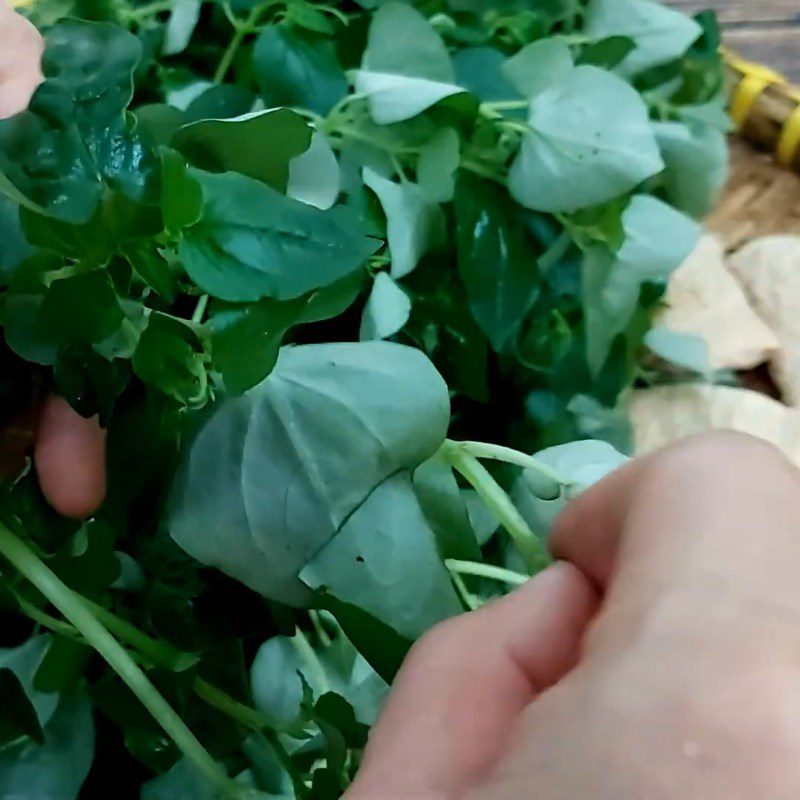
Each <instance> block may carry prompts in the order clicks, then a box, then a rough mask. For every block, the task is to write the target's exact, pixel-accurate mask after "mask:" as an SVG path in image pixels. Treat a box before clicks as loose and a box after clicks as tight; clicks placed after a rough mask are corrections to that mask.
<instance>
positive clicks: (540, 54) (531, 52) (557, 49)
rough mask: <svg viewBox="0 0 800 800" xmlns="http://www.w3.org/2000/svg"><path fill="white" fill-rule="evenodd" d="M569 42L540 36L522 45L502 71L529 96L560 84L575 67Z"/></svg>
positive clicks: (520, 91) (536, 94)
mask: <svg viewBox="0 0 800 800" xmlns="http://www.w3.org/2000/svg"><path fill="white" fill-rule="evenodd" d="M574 66H575V65H574V62H573V60H572V52H571V51H570V49H569V46H568V45H567V44H565V43H564V42H563V41H562V40H561V39H556V38H554V39H541V40H539V41H538V42H533V43H531V44H529V45H526V46H525V47H523V48H522V50H520V51H519V52H518V53H517V54H516V55H515V56H512V57H511V58H509V59H508V60H507V61H506V62H505V64H503V75H505V77H506V79H507V80H508V81H509V83H510V84H511V85H512V86H513V87H514V88H515V89H516V90H517V92H519V94H521V95H522V96H523V97H525V98H527V99H528V100H533V98H534V97H537V96H538V95H540V94H541V93H542V92H543V91H545V89H549V88H550V87H551V86H557V85H558V84H559V83H561V81H563V80H564V79H565V78H566V77H567V76H568V75H569V74H570V73H571V72H572V70H573V68H574Z"/></svg>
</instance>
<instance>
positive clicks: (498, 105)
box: [480, 100, 530, 114]
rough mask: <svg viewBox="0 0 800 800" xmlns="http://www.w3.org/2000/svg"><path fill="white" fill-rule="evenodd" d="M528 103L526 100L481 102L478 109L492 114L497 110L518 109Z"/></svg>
mask: <svg viewBox="0 0 800 800" xmlns="http://www.w3.org/2000/svg"><path fill="white" fill-rule="evenodd" d="M529 105H530V102H529V101H528V100H500V101H497V102H491V103H481V108H480V110H481V111H482V112H483V113H484V114H487V113H488V114H493V113H494V112H497V111H519V110H520V109H525V108H527V107H528V106H529Z"/></svg>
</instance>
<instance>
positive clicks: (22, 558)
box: [0, 524, 241, 798]
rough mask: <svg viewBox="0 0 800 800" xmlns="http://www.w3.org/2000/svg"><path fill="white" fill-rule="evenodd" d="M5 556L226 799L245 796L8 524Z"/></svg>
mask: <svg viewBox="0 0 800 800" xmlns="http://www.w3.org/2000/svg"><path fill="white" fill-rule="evenodd" d="M0 554H2V555H3V556H4V557H5V558H6V559H8V561H9V562H11V564H12V565H13V566H14V567H15V568H16V569H18V570H19V572H20V573H21V574H22V575H24V576H25V578H27V579H28V580H29V581H30V582H31V583H32V584H33V585H34V586H35V587H36V588H37V589H38V590H39V591H40V592H41V593H42V594H43V595H44V596H45V597H46V598H47V600H48V601H49V602H50V603H51V604H52V605H53V606H55V607H56V608H57V609H58V610H59V611H60V612H61V613H62V614H63V615H64V617H65V618H66V619H67V620H68V621H69V622H71V623H72V625H74V626H75V628H76V630H77V631H78V632H79V633H80V634H81V635H82V636H83V637H84V639H85V640H86V642H87V643H88V644H90V645H91V646H92V647H93V648H94V649H95V650H96V651H97V652H98V653H99V654H100V655H101V656H102V657H103V658H104V659H105V660H106V661H107V662H108V664H109V666H110V667H111V668H112V669H113V670H114V672H116V673H117V675H119V677H120V678H121V679H122V680H123V681H124V682H125V684H126V685H127V686H128V688H129V689H130V690H131V691H132V692H133V693H134V694H135V695H136V697H137V698H138V699H139V701H140V702H141V703H142V705H143V706H144V707H145V708H146V709H147V710H148V711H149V712H150V713H151V714H152V715H153V718H154V719H155V720H156V721H157V722H158V724H159V725H160V726H161V727H162V728H163V729H164V732H165V733H166V734H167V735H168V736H169V737H170V738H171V739H172V740H173V741H174V742H175V744H176V745H177V746H178V749H179V750H180V751H181V752H182V753H183V754H184V755H185V756H186V758H187V759H188V760H189V761H191V762H192V763H193V764H194V765H195V767H196V768H197V770H198V771H199V772H200V773H201V774H203V775H204V776H205V777H206V778H207V779H208V780H209V782H210V783H211V784H212V785H213V786H215V787H216V788H217V789H218V790H219V792H220V794H221V795H222V796H223V797H232V798H233V797H239V796H240V794H241V792H240V789H239V787H238V786H237V784H235V783H234V782H233V781H232V780H231V779H230V778H229V777H228V775H227V773H226V772H225V771H224V770H223V769H222V768H221V767H220V766H219V765H218V764H217V762H216V761H214V759H213V758H212V757H211V756H210V755H209V754H208V752H207V751H206V749H205V748H204V747H203V745H202V744H200V742H199V741H198V740H197V738H196V737H195V735H194V734H193V733H192V732H191V731H190V730H189V728H188V727H187V726H186V723H185V722H184V721H183V720H182V719H181V718H180V717H179V716H178V715H177V714H176V713H175V711H174V709H173V708H172V706H170V705H169V703H167V701H166V700H165V699H164V698H163V697H162V695H161V694H160V693H159V692H158V690H157V689H156V687H155V686H153V684H152V683H151V682H150V680H149V678H148V677H147V676H146V675H145V674H144V672H143V671H142V669H141V668H140V667H139V666H138V665H137V664H136V662H135V661H134V660H133V659H132V658H131V656H130V655H129V654H128V652H127V651H126V650H125V648H124V647H122V645H121V644H120V643H119V642H118V641H117V640H116V639H115V638H114V637H113V636H112V635H111V634H110V633H109V631H108V629H107V628H106V627H105V626H104V625H103V624H102V623H101V622H100V621H99V620H98V619H97V617H96V616H95V615H94V614H93V613H92V611H90V610H89V608H88V607H87V606H86V605H85V603H84V602H83V600H82V599H81V598H80V597H79V596H78V595H76V594H75V593H74V592H73V591H72V590H71V589H70V588H69V587H68V586H67V585H66V584H65V583H63V581H61V579H60V578H59V577H58V576H57V575H56V574H55V573H54V572H53V571H52V570H51V569H50V568H49V567H48V566H47V565H46V564H45V563H44V562H43V561H42V560H41V559H40V558H39V557H38V556H37V555H36V553H34V552H33V550H31V548H30V547H28V545H26V544H25V543H24V542H23V541H22V540H21V539H19V537H17V536H16V535H15V534H14V533H12V532H11V531H10V530H9V529H8V528H7V527H6V526H5V525H2V524H0Z"/></svg>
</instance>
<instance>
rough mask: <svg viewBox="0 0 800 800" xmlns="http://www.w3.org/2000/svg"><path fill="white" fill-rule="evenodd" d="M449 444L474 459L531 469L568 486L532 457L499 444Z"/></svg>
mask: <svg viewBox="0 0 800 800" xmlns="http://www.w3.org/2000/svg"><path fill="white" fill-rule="evenodd" d="M450 444H451V445H452V446H453V447H458V448H460V449H462V450H463V451H464V452H465V453H469V454H470V455H472V456H475V458H488V459H491V460H492V461H502V462H504V463H506V464H514V466H517V467H523V468H524V469H533V470H536V472H538V473H539V474H540V475H541V476H542V477H543V478H547V479H548V480H551V481H553V483H556V484H558V485H559V486H569V485H570V484H569V482H568V481H565V480H564V479H563V478H562V477H561V476H560V475H559V474H558V473H557V472H556V471H555V470H553V469H551V468H550V467H548V466H547V464H544V463H542V462H541V461H539V459H538V458H535V457H534V456H529V455H527V453H520V452H519V450H512V449H511V448H510V447H503V446H502V445H499V444H486V443H485V442H450Z"/></svg>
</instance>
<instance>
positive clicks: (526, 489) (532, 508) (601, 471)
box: [511, 440, 628, 535]
mask: <svg viewBox="0 0 800 800" xmlns="http://www.w3.org/2000/svg"><path fill="white" fill-rule="evenodd" d="M536 459H537V460H538V461H540V462H541V463H542V464H544V465H545V466H547V467H549V468H550V469H551V470H552V471H553V472H555V473H556V475H558V476H559V477H560V479H561V487H560V489H559V490H558V491H556V492H552V487H551V486H550V485H549V482H546V481H545V482H543V481H542V478H541V473H540V472H539V471H538V470H536V469H534V468H532V467H531V468H528V469H526V470H523V472H522V473H520V475H519V477H518V478H517V480H516V481H515V483H514V485H513V487H512V490H511V499H512V500H513V501H514V504H515V505H516V506H517V508H518V509H519V511H520V513H521V514H522V516H523V517H525V520H526V521H527V523H528V524H529V525H530V526H531V529H532V530H534V531H536V533H537V534H539V535H543V534H546V533H547V532H549V530H550V528H551V526H552V524H553V522H554V521H555V519H556V517H557V516H558V515H559V514H560V513H561V511H563V510H564V508H565V507H566V505H567V503H568V502H569V501H570V500H572V499H573V498H575V497H577V496H578V495H579V494H580V493H581V492H583V491H585V490H586V489H588V488H589V487H590V486H592V485H593V484H595V483H597V482H598V481H600V480H602V479H603V478H605V477H606V475H608V474H609V473H611V472H613V471H614V470H616V469H619V468H620V467H622V466H624V465H625V464H626V463H627V462H628V458H627V456H624V455H622V453H620V452H618V451H617V450H616V449H615V448H613V447H612V446H611V445H610V444H608V443H607V442H600V441H592V440H587V441H580V442H572V443H570V444H565V445H560V446H558V447H551V448H548V449H547V450H543V451H541V452H539V453H537V454H536Z"/></svg>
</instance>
